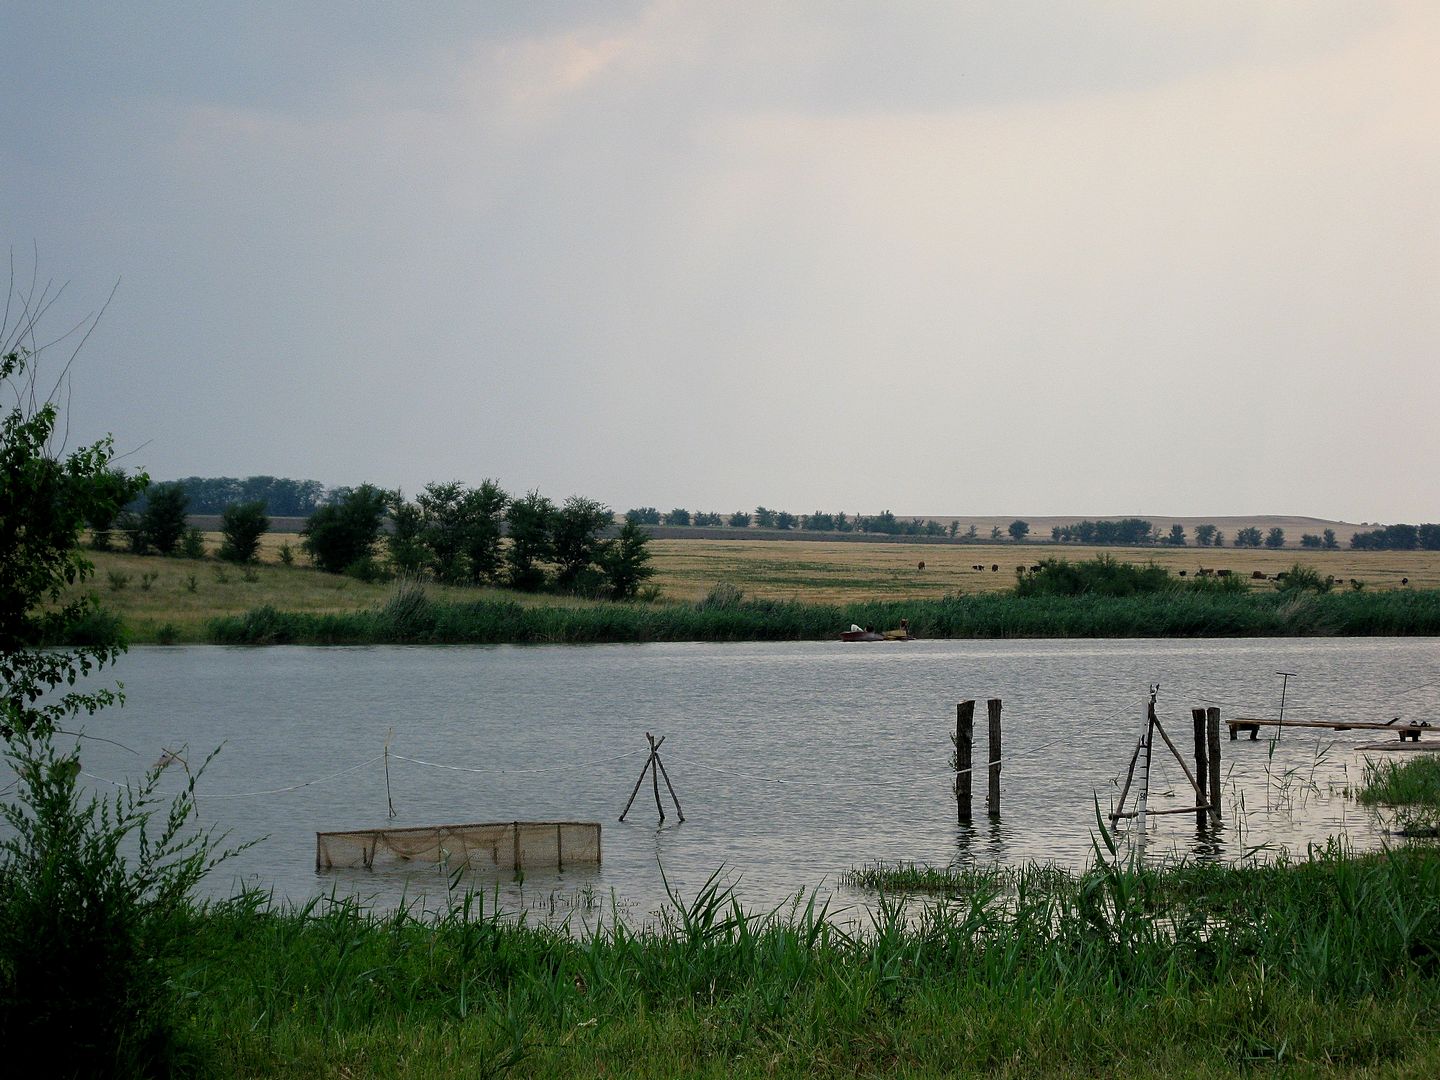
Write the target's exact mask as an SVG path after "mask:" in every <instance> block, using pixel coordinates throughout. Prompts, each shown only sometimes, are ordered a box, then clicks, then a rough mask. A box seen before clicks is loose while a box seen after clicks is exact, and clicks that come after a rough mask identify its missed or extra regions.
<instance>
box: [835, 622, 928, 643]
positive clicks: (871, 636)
mask: <svg viewBox="0 0 1440 1080" xmlns="http://www.w3.org/2000/svg"><path fill="white" fill-rule="evenodd" d="M840 640H841V641H913V640H914V639H913V638H912V637H911V636H910V628H909V627H908V626H902V627H900V629H898V630H886V631H885V632H883V633H879V632H877V631H875V630H867V629H864V628H862V627H859V626H856V625H855V624H854V623H851V624H850V629H849V630H845V631H843V632H842V633H841V634H840Z"/></svg>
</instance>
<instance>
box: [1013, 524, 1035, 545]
mask: <svg viewBox="0 0 1440 1080" xmlns="http://www.w3.org/2000/svg"><path fill="white" fill-rule="evenodd" d="M1029 535H1030V523H1029V522H1028V521H1021V520H1020V519H1019V518H1016V519H1015V520H1014V521H1012V522H1010V539H1011V540H1014V541H1015V542H1016V543H1019V542H1020V541H1021V540H1024V539H1025V537H1027V536H1029Z"/></svg>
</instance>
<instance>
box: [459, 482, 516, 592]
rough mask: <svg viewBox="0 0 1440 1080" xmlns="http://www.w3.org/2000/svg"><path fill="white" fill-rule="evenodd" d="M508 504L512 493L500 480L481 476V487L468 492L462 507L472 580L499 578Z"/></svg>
mask: <svg viewBox="0 0 1440 1080" xmlns="http://www.w3.org/2000/svg"><path fill="white" fill-rule="evenodd" d="M509 505H510V496H509V494H508V493H507V492H506V491H505V489H504V488H502V487H501V486H500V483H499V481H497V480H489V479H486V480H482V481H481V482H480V486H479V487H477V488H471V489H470V490H469V491H467V492H466V493H465V499H464V501H463V502H462V504H461V511H462V513H463V515H464V520H465V558H466V559H467V560H468V561H469V564H470V582H471V584H476V585H478V584H479V583H481V582H484V581H497V580H499V577H500V566H501V556H500V540H501V537H502V536H503V535H504V533H505V508H506V507H507V506H509Z"/></svg>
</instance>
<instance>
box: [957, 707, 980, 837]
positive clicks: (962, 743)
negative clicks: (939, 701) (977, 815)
mask: <svg viewBox="0 0 1440 1080" xmlns="http://www.w3.org/2000/svg"><path fill="white" fill-rule="evenodd" d="M974 732H975V702H973V701H962V702H960V704H959V705H956V706H955V804H956V809H957V810H958V811H959V814H960V823H961V824H962V825H968V824H970V781H971V778H972V776H973V775H974V773H973V772H972V771H971V769H972V765H971V758H970V743H971V740H972V739H973V737H974Z"/></svg>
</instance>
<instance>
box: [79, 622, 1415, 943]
mask: <svg viewBox="0 0 1440 1080" xmlns="http://www.w3.org/2000/svg"><path fill="white" fill-rule="evenodd" d="M1278 671H1290V672H1295V673H1296V676H1295V677H1294V678H1292V679H1291V680H1290V681H1289V688H1288V696H1287V700H1286V707H1285V712H1286V719H1287V720H1298V719H1307V718H1308V719H1352V720H1358V719H1363V720H1377V719H1378V720H1388V719H1389V718H1390V717H1392V716H1395V715H1399V716H1401V717H1402V718H1403V719H1404V720H1406V721H1408V720H1410V719H1412V718H1414V719H1428V720H1430V721H1431V722H1432V723H1433V722H1435V721H1437V720H1440V709H1437V708H1436V704H1437V697H1440V641H1437V640H1436V639H1415V638H1405V639H1383V640H1382V639H1324V640H1293V639H1284V640H1264V639H1260V640H1257V639H1243V640H1204V641H986V642H974V641H917V642H909V643H903V644H901V643H887V644H842V643H839V642H833V643H831V642H804V643H786V644H726V645H715V644H679V645H605V646H554V647H533V646H532V647H507V646H502V647H449V648H405V647H379V648H334V649H327V648H264V649H243V648H237V649H230V648H216V647H186V648H159V647H155V648H137V649H133V650H131V652H130V653H129V654H128V655H127V656H125V657H124V658H123V659H122V660H121V661H120V663H119V665H118V666H117V667H116V668H114V669H112V675H113V677H115V678H118V679H120V680H121V681H123V682H124V684H125V688H126V693H127V696H128V703H127V704H126V706H125V707H124V708H123V709H121V710H111V711H108V712H106V713H104V714H101V715H100V716H99V717H96V718H93V719H92V720H91V721H90V722H89V727H88V730H89V732H90V733H91V734H93V735H97V736H103V737H104V738H106V739H111V740H114V742H115V743H119V744H123V746H117V745H113V744H112V743H109V742H101V741H96V740H89V741H87V744H86V748H85V768H86V772H87V774H88V775H89V776H90V777H91V783H93V784H94V785H95V786H96V787H97V788H98V789H106V788H107V787H108V784H107V782H114V781H122V780H124V779H125V778H126V777H133V776H137V775H138V774H139V773H140V772H142V771H143V769H144V768H145V767H146V766H148V765H149V764H150V763H152V762H153V761H155V760H156V758H157V757H158V756H159V755H160V754H161V752H162V750H164V749H166V748H169V749H175V748H178V747H180V746H182V745H184V746H188V748H189V750H188V758H189V759H190V760H192V761H198V760H199V759H201V758H203V757H204V755H205V753H206V752H208V751H209V750H211V749H213V748H215V747H216V746H220V745H222V744H223V750H222V752H221V753H220V755H219V756H218V757H217V758H216V759H215V760H214V762H213V763H212V764H211V766H210V768H209V769H208V771H207V772H206V773H205V775H204V777H203V778H202V781H201V784H200V788H199V791H200V803H199V804H200V809H201V814H202V817H204V818H205V819H206V820H208V821H212V822H215V823H217V824H219V825H220V826H221V827H223V828H225V829H228V830H229V831H230V836H231V839H232V840H249V839H254V838H263V839H261V840H260V842H259V843H257V844H256V845H255V846H254V847H253V848H251V849H250V850H248V851H246V852H245V853H244V854H242V855H241V856H240V857H238V858H236V859H235V860H233V861H232V862H230V863H227V864H226V865H225V867H224V868H223V869H222V870H221V871H219V872H217V874H216V876H215V877H214V878H213V879H212V880H211V882H210V888H211V889H212V891H214V892H217V893H229V892H230V891H232V890H233V888H234V887H235V886H236V884H238V883H243V884H246V885H250V886H259V887H262V888H265V889H267V890H273V891H274V892H275V894H276V895H277V896H281V897H285V898H288V899H293V900H297V901H303V900H306V899H308V898H310V897H312V896H315V895H317V894H328V893H331V892H334V891H338V892H342V893H359V894H360V895H362V896H366V897H369V898H371V899H372V900H373V901H375V902H376V903H378V904H381V905H386V904H393V903H394V902H396V901H397V900H399V899H400V898H401V897H409V898H412V899H413V898H414V897H416V896H417V895H421V894H427V895H432V896H433V895H437V894H439V893H442V892H443V888H444V886H443V882H444V879H443V877H442V876H441V875H439V874H438V873H436V872H435V871H433V870H423V871H412V872H410V873H409V874H403V873H399V872H394V871H386V872H367V871H363V870H362V871H329V872H325V873H317V872H316V871H315V869H314V849H315V833H316V831H317V830H324V831H330V830H341V829H353V828H366V827H374V826H384V825H387V824H394V825H426V824H440V823H453V822H466V821H474V822H485V821H511V820H517V819H518V820H554V819H566V820H594V821H599V822H601V823H602V829H603V844H604V862H603V864H602V865H601V866H600V867H598V868H576V869H570V870H567V871H565V872H564V873H563V874H557V873H554V872H543V873H536V872H531V873H529V874H528V875H527V876H526V880H525V881H524V883H523V885H518V886H517V885H516V884H515V883H513V882H510V881H508V880H505V881H501V882H498V883H497V882H494V881H493V880H491V881H487V880H484V879H483V878H482V879H479V880H476V881H474V882H471V883H472V884H477V885H479V886H481V887H483V888H486V889H492V888H496V887H498V888H499V889H500V891H501V894H502V899H503V902H504V903H505V904H506V905H507V906H509V907H511V908H529V909H531V910H535V911H538V912H541V913H543V914H547V915H548V914H549V912H550V909H551V908H552V907H558V909H559V910H560V911H562V912H563V911H565V910H568V909H569V907H570V906H572V905H573V904H575V903H577V902H580V901H581V900H582V898H588V897H591V896H594V897H598V898H600V902H601V903H602V906H603V908H604V909H606V910H608V906H609V904H610V899H611V897H612V896H613V897H614V898H615V899H616V900H618V906H619V909H620V911H621V912H622V913H623V914H625V915H627V916H628V917H630V918H631V919H632V921H643V920H645V919H646V918H647V917H648V915H649V913H650V912H653V911H654V910H655V909H656V908H658V907H660V906H661V905H662V903H663V901H664V886H663V884H662V879H661V872H660V871H661V868H662V867H663V869H664V872H665V874H666V875H667V876H668V878H669V881H670V882H671V884H672V885H673V886H675V887H677V888H678V889H679V890H680V891H681V892H682V893H683V894H685V895H687V896H688V895H693V893H694V892H695V890H696V889H697V888H698V887H699V886H700V885H701V884H703V882H704V881H705V880H706V878H707V877H709V876H710V875H711V874H712V873H714V872H715V871H717V870H723V871H724V872H725V873H726V875H727V876H728V878H729V879H730V880H732V881H734V882H735V883H736V888H737V892H738V894H739V896H740V897H741V899H742V901H743V902H744V903H745V904H746V906H748V907H752V908H759V907H764V906H768V905H771V904H775V903H779V902H782V901H784V900H785V899H786V898H788V897H791V896H793V895H794V894H796V893H797V892H798V891H799V890H802V889H812V888H819V889H821V890H822V891H826V892H830V893H834V894H836V902H837V903H839V904H841V905H842V906H843V905H846V904H850V903H859V902H860V901H861V897H860V896H859V894H856V893H853V892H851V891H849V890H847V889H845V888H842V887H840V886H839V884H838V882H837V878H838V875H840V874H841V873H842V872H843V871H845V870H846V869H848V868H850V867H852V866H859V865H862V864H865V863H870V862H875V861H877V860H878V861H886V862H894V861H897V860H905V861H914V862H926V863H932V864H937V865H951V864H964V863H971V864H980V865H987V864H992V863H1004V864H1014V863H1018V862H1022V861H1025V860H1044V861H1050V862H1057V863H1061V864H1065V865H1069V866H1080V865H1083V864H1084V863H1085V862H1086V861H1087V860H1089V859H1090V858H1091V857H1092V855H1093V850H1094V849H1093V844H1094V838H1095V834H1096V827H1095V810H1094V800H1095V799H1096V798H1097V797H1098V799H1099V801H1100V804H1101V806H1102V808H1106V809H1108V807H1109V805H1110V802H1111V800H1113V799H1114V798H1115V796H1116V795H1117V794H1118V786H1117V784H1118V781H1119V780H1121V779H1123V776H1124V772H1125V768H1126V765H1127V764H1128V761H1129V758H1130V754H1131V752H1132V750H1133V749H1134V746H1135V740H1136V738H1137V736H1138V735H1139V733H1140V730H1141V726H1142V724H1143V720H1144V708H1145V702H1146V700H1147V697H1148V688H1149V686H1150V685H1151V684H1158V685H1159V687H1160V692H1159V704H1158V715H1159V717H1160V719H1161V721H1162V722H1163V723H1164V724H1165V725H1166V727H1167V729H1168V730H1169V732H1170V734H1171V737H1172V738H1173V739H1174V740H1175V742H1176V744H1177V746H1179V747H1180V749H1181V751H1182V753H1185V754H1187V755H1189V754H1190V752H1191V747H1192V745H1193V740H1192V736H1191V719H1190V709H1191V708H1192V707H1193V706H1203V705H1217V706H1219V707H1220V709H1221V710H1222V716H1224V717H1230V716H1240V715H1251V716H1262V717H1270V716H1274V715H1276V713H1277V711H1278V708H1279V704H1280V689H1281V686H1280V683H1281V680H1280V679H1279V677H1278V676H1277V675H1276V674H1275V673H1276V672H1278ZM990 697H998V698H1001V699H1003V701H1004V751H1005V760H1004V773H1003V788H1002V793H1003V803H1002V815H1001V818H1000V820H999V822H998V823H992V822H990V821H988V820H987V819H986V817H985V802H984V800H985V776H984V772H983V770H978V769H977V772H976V775H975V810H976V820H975V824H974V825H973V826H961V825H959V824H957V815H956V808H955V801H954V797H953V794H952V779H953V774H952V773H951V772H950V769H949V755H950V752H951V741H950V737H951V734H952V733H953V731H954V728H955V704H956V702H957V701H960V700H963V699H966V698H975V699H977V701H978V707H977V716H976V742H975V760H976V762H977V763H980V762H983V761H984V759H985V755H986V741H985V704H984V702H985V699H986V698H990ZM646 731H649V732H653V733H655V734H656V735H664V736H665V737H666V742H665V745H664V748H663V749H662V751H661V754H662V758H663V760H664V762H665V764H666V766H667V768H668V771H669V774H670V777H671V779H672V780H673V781H674V783H675V786H676V791H677V794H678V795H679V797H680V801H681V804H682V805H683V807H684V810H685V815H686V820H685V821H684V823H683V824H682V823H680V822H679V821H678V820H677V817H676V815H675V812H674V808H673V806H671V805H670V804H669V803H668V801H667V804H666V813H667V817H666V820H665V822H664V824H663V825H660V824H659V822H658V816H657V814H656V810H655V803H654V797H653V795H652V794H651V789H650V785H649V783H648V781H647V783H646V784H645V786H644V787H643V788H642V790H641V792H640V796H639V797H638V798H637V799H636V802H635V806H634V808H633V809H632V810H631V812H630V814H629V816H628V818H627V820H626V822H625V823H624V824H621V823H619V822H617V820H616V819H617V817H618V816H619V814H620V811H621V810H622V808H623V807H624V805H625V801H626V799H627V798H628V796H629V794H630V791H631V789H632V787H633V786H634V783H635V780H636V779H637V777H638V776H639V774H640V770H641V768H642V766H643V765H644V763H645V753H646V744H645V732H646ZM392 733H393V734H392ZM387 736H389V738H390V753H391V759H390V795H391V797H392V798H393V801H394V806H395V810H396V811H397V816H396V817H395V818H394V819H393V821H391V820H390V819H389V818H388V817H387V812H388V811H387V794H386V782H385V775H384V768H383V763H382V761H380V760H379V756H380V755H381V754H382V751H383V748H384V746H385V743H386V739H387ZM1378 737H1379V735H1378V733H1375V732H1371V733H1368V734H1367V733H1365V732H1354V731H1351V732H1341V733H1333V732H1328V731H1317V730H1314V729H1292V730H1286V731H1285V732H1284V733H1283V735H1282V737H1281V739H1280V741H1279V743H1278V744H1276V745H1274V746H1273V747H1272V743H1271V739H1270V735H1269V732H1268V731H1267V732H1266V733H1265V734H1264V735H1262V738H1261V739H1260V740H1259V741H1255V742H1251V741H1249V740H1248V738H1246V737H1244V736H1242V737H1241V740H1240V741H1237V742H1230V741H1229V740H1228V736H1227V735H1225V734H1223V733H1222V754H1223V759H1222V760H1223V766H1222V770H1223V776H1224V789H1225V815H1226V819H1227V823H1226V825H1225V827H1224V828H1223V829H1222V830H1220V831H1219V832H1218V834H1216V835H1213V836H1212V835H1203V834H1199V833H1197V830H1196V827H1195V824H1194V817H1193V816H1192V815H1175V816H1171V817H1152V818H1151V821H1150V828H1149V833H1148V851H1149V853H1150V854H1151V855H1152V856H1156V855H1159V856H1164V855H1167V854H1170V855H1174V854H1180V855H1191V856H1196V857H1202V858H1220V859H1227V860H1234V859H1239V858H1242V857H1246V856H1247V853H1250V857H1262V858H1263V857H1269V856H1270V855H1272V854H1274V853H1277V852H1280V851H1290V852H1292V853H1297V854H1304V852H1305V850H1306V847H1307V845H1309V844H1312V843H1318V842H1323V841H1324V840H1325V839H1326V838H1327V837H1331V836H1344V837H1346V838H1347V839H1348V842H1349V843H1350V844H1351V845H1352V846H1353V847H1355V848H1368V847H1373V846H1375V845H1377V844H1379V843H1381V842H1383V840H1384V833H1383V830H1382V829H1381V828H1380V827H1379V826H1377V824H1376V822H1375V820H1374V819H1373V817H1372V815H1371V814H1370V813H1369V812H1368V811H1366V810H1364V809H1362V808H1360V807H1358V806H1357V804H1355V803H1354V802H1353V800H1350V799H1348V798H1347V797H1345V795H1344V794H1343V789H1344V788H1345V787H1346V786H1347V785H1349V784H1352V783H1354V782H1355V781H1357V780H1358V779H1359V778H1360V776H1361V772H1362V762H1363V760H1364V757H1365V756H1366V755H1364V754H1363V753H1360V752H1357V751H1356V750H1355V747H1356V746H1359V745H1362V744H1365V743H1374V742H1376V741H1378ZM1432 737H1433V738H1436V739H1437V741H1440V735H1437V736H1432ZM1397 741H1398V740H1397ZM1370 756H1371V757H1378V756H1380V755H1378V754H1373V753H1372V754H1371V755H1370ZM402 759H413V760H402ZM419 762H424V763H425V764H419ZM1155 762H1156V764H1155V775H1154V777H1153V780H1152V788H1151V791H1152V795H1151V801H1150V805H1151V808H1152V809H1160V808H1167V807H1175V806H1182V805H1185V804H1186V803H1188V802H1191V801H1193V796H1192V795H1191V793H1190V791H1189V788H1188V786H1187V785H1186V781H1185V778H1184V776H1183V774H1182V773H1181V772H1180V770H1179V768H1178V766H1177V765H1175V763H1174V762H1173V760H1170V759H1168V755H1166V754H1165V753H1164V752H1163V747H1160V746H1159V745H1158V744H1157V751H1156V754H1155ZM342 770H346V771H343V772H342ZM337 773H338V774H339V775H335V774H337ZM179 779H180V777H178V776H171V777H169V778H168V779H167V781H166V786H167V787H171V788H173V787H176V786H178V781H179ZM661 792H662V794H664V788H663V785H662V787H661ZM1242 806H1243V812H1242ZM1256 849H1258V851H1257V850H1256ZM587 912H588V913H589V914H591V915H593V914H594V909H593V908H589V907H587Z"/></svg>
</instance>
